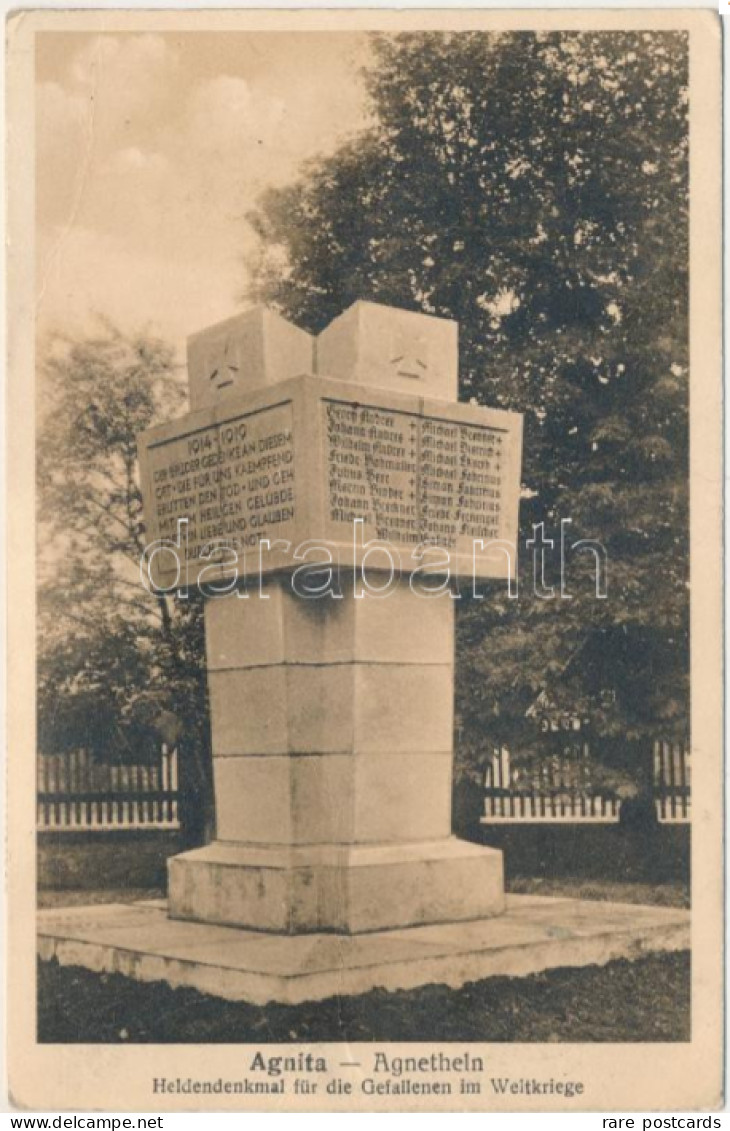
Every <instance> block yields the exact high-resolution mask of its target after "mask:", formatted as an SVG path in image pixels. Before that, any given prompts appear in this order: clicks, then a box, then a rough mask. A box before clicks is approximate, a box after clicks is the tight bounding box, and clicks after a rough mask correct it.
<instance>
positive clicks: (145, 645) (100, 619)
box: [37, 324, 212, 840]
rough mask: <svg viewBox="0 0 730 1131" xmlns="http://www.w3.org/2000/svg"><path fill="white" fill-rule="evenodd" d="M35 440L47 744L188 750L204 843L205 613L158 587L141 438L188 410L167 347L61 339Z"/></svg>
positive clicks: (135, 339)
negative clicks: (151, 574)
mask: <svg viewBox="0 0 730 1131" xmlns="http://www.w3.org/2000/svg"><path fill="white" fill-rule="evenodd" d="M41 390H42V394H43V396H42V404H43V416H42V421H41V425H40V428H39V437H38V471H37V479H38V498H39V514H38V517H39V544H38V550H39V555H38V556H39V565H40V570H39V572H40V576H39V596H38V611H39V616H38V627H39V633H38V656H39V660H38V732H39V746H40V749H41V750H43V751H44V752H47V753H48V752H57V751H62V750H67V749H74V748H78V747H84V748H86V749H88V750H89V751H91V752H92V754H93V755H94V756H95V757H97V758H99V759H104V760H119V759H121V760H139V759H140V758H141V759H145V758H147V757H151V756H152V755H153V754H154V753H155V752H156V751H157V750H158V749H159V746H160V743H161V742H167V743H168V744H170V745H174V746H178V747H179V750H180V779H181V789H182V791H183V798H182V806H181V808H182V813H183V819H184V823H185V827H186V832H187V834H188V835H189V836H190V837H191V839H193V840H197V839H200V837H201V836H202V835H203V834H204V826H205V825H206V824H209V822H210V812H211V804H212V801H211V798H210V786H209V769H208V767H209V762H210V757H209V737H208V719H207V698H206V694H207V693H206V685H205V665H204V662H203V635H202V608H201V603H200V601H199V600H195V599H192V600H190V601H187V602H181V601H174V602H173V601H172V600H170V599H169V598H168V597H165V596H156V595H152V594H151V593H149V592H148V591H147V590H146V589H145V588H144V586H143V584H142V582H141V579H140V571H139V560H140V556H141V554H142V551H143V549H144V545H145V528H144V519H143V515H142V498H141V493H140V486H139V474H138V465H137V436H138V435H139V433H140V432H142V431H144V429H146V428H148V427H150V426H151V425H152V424H154V423H158V422H159V421H160V420H164V419H169V418H170V416H172V415H174V414H175V413H176V412H178V411H179V409H180V407H181V405H182V403H183V392H182V390H181V387H180V383H179V381H178V380H177V379H176V376H175V365H174V358H173V354H172V351H171V349H170V347H168V346H167V345H166V344H164V343H163V342H161V341H158V340H156V339H153V338H150V337H149V336H146V335H137V336H131V337H125V336H124V335H123V334H122V333H120V332H119V331H118V330H117V329H115V328H114V327H113V326H111V325H108V324H104V325H103V327H102V331H101V333H100V334H97V335H92V336H89V337H87V338H84V339H82V340H76V341H72V340H67V339H63V338H56V339H55V340H54V341H53V342H51V343H50V345H49V349H48V352H47V354H46V357H45V360H44V364H43V370H42V373H41Z"/></svg>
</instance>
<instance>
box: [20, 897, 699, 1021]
mask: <svg viewBox="0 0 730 1131" xmlns="http://www.w3.org/2000/svg"><path fill="white" fill-rule="evenodd" d="M38 928H39V929H38V936H39V937H38V950H39V955H40V957H41V958H43V959H51V958H56V959H57V960H58V961H59V962H60V963H61V965H63V966H83V967H86V968H87V969H90V970H95V971H97V972H99V973H120V974H124V975H126V976H127V977H130V978H134V979H135V980H137V981H140V982H166V983H168V985H170V986H174V987H176V986H192V987H194V988H195V989H197V990H200V991H201V992H202V993H208V994H213V995H215V996H216V997H220V998H225V999H227V1000H229V1001H248V1002H252V1003H255V1004H260V1005H263V1004H265V1003H266V1002H269V1001H277V1002H289V1003H299V1002H304V1001H320V1000H323V999H324V998H328V997H332V996H335V995H352V994H359V993H365V992H367V991H368V990H371V989H374V988H376V987H380V988H384V989H388V990H400V989H412V988H414V987H416V986H421V985H425V984H433V983H442V984H446V985H448V986H451V987H452V988H457V987H459V986H462V985H464V984H465V983H466V982H473V981H478V980H480V979H482V978H490V977H495V976H499V975H507V976H510V977H514V976H521V975H525V974H531V973H536V972H538V971H541V970H547V969H553V968H556V967H560V966H590V965H594V964H599V965H601V964H603V963H606V962H609V961H611V960H612V959H615V958H623V957H626V958H637V957H639V956H641V955H643V954H646V953H648V952H651V951H660V950H684V949H687V948H688V947H689V945H690V915H689V912H687V911H682V910H677V909H674V908H663V907H649V906H644V905H637V904H624V903H604V902H598V901H589V900H578V899H552V898H546V897H544V896H530V895H512V896H508V897H507V910H506V913H505V914H503V915H500V916H498V917H495V918H491V919H479V920H472V921H467V922H460V923H448V924H437V925H434V926H420V927H406V928H402V929H397V930H388V931H374V932H372V933H370V934H359V935H336V934H309V935H298V936H291V935H289V936H286V935H275V934H265V933H262V932H260V931H250V930H243V929H241V928H238V927H218V926H214V925H210V924H202V923H194V922H184V921H180V920H173V919H170V918H168V916H167V905H166V903H165V901H164V900H150V901H145V902H140V903H134V904H118V903H113V904H97V905H95V906H92V907H67V908H54V909H53V910H45V911H41V912H39V914H38Z"/></svg>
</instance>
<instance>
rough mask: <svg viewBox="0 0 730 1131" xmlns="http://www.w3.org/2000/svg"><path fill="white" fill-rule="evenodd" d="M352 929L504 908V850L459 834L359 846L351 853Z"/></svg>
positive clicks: (475, 915)
mask: <svg viewBox="0 0 730 1131" xmlns="http://www.w3.org/2000/svg"><path fill="white" fill-rule="evenodd" d="M348 863H349V871H348V878H349V899H348V915H347V929H348V932H349V933H351V934H357V933H359V932H360V931H378V930H382V929H384V928H393V927H402V926H415V925H416V924H423V923H455V922H459V921H460V920H464V919H486V918H488V917H489V916H491V915H500V914H501V913H502V912H503V911H504V906H505V896H504V874H503V866H502V853H501V852H497V851H495V850H493V849H488V850H486V851H485V849H484V848H482V847H481V846H480V845H474V844H467V843H466V842H465V841H460V840H456V839H449V840H441V841H435V842H433V843H432V844H425V845H424V844H414V845H408V846H402V845H399V846H392V845H377V846H373V847H372V848H367V847H363V846H359V847H358V848H356V849H355V850H353V852H352V853H351V854H350V859H349V862H348Z"/></svg>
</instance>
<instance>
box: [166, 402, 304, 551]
mask: <svg viewBox="0 0 730 1131" xmlns="http://www.w3.org/2000/svg"><path fill="white" fill-rule="evenodd" d="M147 479H148V484H149V486H148V490H149V491H150V493H151V495H152V498H153V506H152V507H151V508H150V510H149V513H150V516H151V519H152V522H151V525H152V534H153V537H154V538H156V539H159V538H165V539H172V540H175V538H176V535H177V532H178V522H179V520H180V519H187V524H188V525H187V538H186V544H185V545H184V546H183V547H182V553H183V555H184V558H185V560H187V561H188V562H192V563H195V562H199V561H201V560H202V559H204V560H206V561H208V560H210V558H211V554H210V552H209V551H208V552H206V551H207V548H209V547H210V544H211V543H218V544H219V545H220V543H225V544H226V545H230V546H233V547H236V548H237V549H242V550H246V549H251V548H255V547H256V546H257V545H258V543H259V540H260V539H263V538H269V539H273V538H279V537H286V532H287V531H288V530H289V528H290V526H291V524H292V523H293V521H294V519H295V482H294V435H293V427H292V410H291V405H290V404H280V405H275V406H273V407H271V408H265V409H261V410H259V411H257V412H251V413H247V414H242V415H240V416H236V417H233V418H232V419H230V420H227V421H225V422H224V423H219V424H212V425H209V426H207V427H200V428H197V429H191V430H190V431H188V432H185V433H184V434H182V435H180V436H177V437H175V438H174V439H171V440H164V441H160V442H159V443H154V442H153V443H151V444H149V446H148V448H147ZM213 556H214V555H213Z"/></svg>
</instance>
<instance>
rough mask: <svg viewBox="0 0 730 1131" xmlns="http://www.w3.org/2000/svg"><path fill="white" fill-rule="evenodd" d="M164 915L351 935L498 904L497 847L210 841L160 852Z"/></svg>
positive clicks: (495, 911)
mask: <svg viewBox="0 0 730 1131" xmlns="http://www.w3.org/2000/svg"><path fill="white" fill-rule="evenodd" d="M168 877H169V883H168V892H169V914H170V917H171V918H173V919H191V920H194V921H195V922H199V923H214V924H219V925H224V926H233V927H247V928H250V929H253V930H257V931H271V932H274V933H276V934H286V935H295V934H306V933H312V932H322V931H334V932H337V933H340V934H345V935H355V934H361V933H365V932H370V931H381V930H387V929H390V928H396V927H411V926H421V925H425V924H429V923H451V922H457V921H459V920H464V919H486V918H488V917H490V916H493V915H500V914H501V913H502V912H503V911H504V906H505V902H504V899H505V897H504V883H503V868H502V853H501V852H499V851H497V850H496V849H493V848H484V847H483V846H481V845H477V844H469V843H468V842H466V841H462V840H457V839H456V838H455V837H450V838H448V839H444V840H438V841H430V842H425V843H424V842H418V843H405V844H371V845H368V844H355V845H339V844H338V845H304V846H301V847H292V846H286V845H244V844H234V843H227V842H225V841H218V842H216V843H214V844H210V845H207V846H206V847H205V848H199V849H195V850H193V851H192V852H186V853H183V854H182V855H180V856H175V857H173V858H171V859H170V860H169V861H168Z"/></svg>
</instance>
